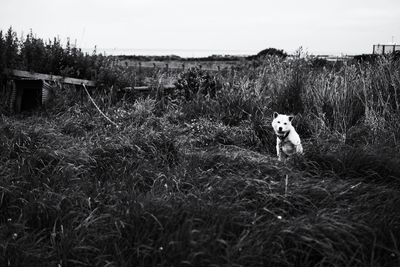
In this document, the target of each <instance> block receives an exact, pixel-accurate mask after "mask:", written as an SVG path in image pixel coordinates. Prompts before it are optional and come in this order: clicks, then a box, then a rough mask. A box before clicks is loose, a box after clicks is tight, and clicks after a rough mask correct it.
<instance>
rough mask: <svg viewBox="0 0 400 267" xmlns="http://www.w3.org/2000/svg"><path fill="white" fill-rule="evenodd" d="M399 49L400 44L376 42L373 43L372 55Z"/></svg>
mask: <svg viewBox="0 0 400 267" xmlns="http://www.w3.org/2000/svg"><path fill="white" fill-rule="evenodd" d="M396 51H400V45H397V44H376V45H373V52H372V53H373V54H374V55H387V54H391V53H395V52H396Z"/></svg>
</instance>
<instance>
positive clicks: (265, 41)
mask: <svg viewBox="0 0 400 267" xmlns="http://www.w3.org/2000/svg"><path fill="white" fill-rule="evenodd" d="M10 26H12V27H13V29H14V30H15V31H16V32H17V33H18V37H20V36H21V34H24V35H26V34H27V33H28V32H29V30H30V29H32V30H33V32H34V33H35V34H36V35H37V37H41V38H45V39H47V38H52V37H54V36H59V37H60V38H61V40H62V41H63V43H65V42H66V39H67V37H70V39H71V40H72V42H73V41H74V40H75V39H76V40H77V45H78V46H79V47H82V48H93V47H94V46H95V45H97V47H98V51H100V52H101V50H106V49H110V48H115V49H133V51H134V52H133V53H135V54H146V51H147V53H150V52H149V51H151V50H158V51H160V54H161V53H164V54H165V50H169V52H171V53H172V51H174V54H181V55H182V54H184V53H185V51H186V52H188V51H199V50H201V51H203V52H205V53H210V54H213V53H215V52H221V53H223V52H226V53H236V54H237V53H247V54H248V53H257V52H258V51H260V50H262V49H265V48H268V47H274V48H278V49H284V50H285V51H287V52H289V53H292V52H294V51H295V50H296V49H298V48H299V47H300V46H302V47H303V48H304V49H305V50H306V51H308V52H309V53H311V54H335V55H338V54H341V53H343V54H358V53H371V52H372V45H373V44H377V43H389V42H391V41H392V36H394V41H395V42H397V43H400V0H379V1H378V0H329V1H328V0H304V1H301V0H280V1H279V0H274V1H271V0H229V1H228V0H224V1H223V0H113V1H105V0H1V1H0V29H2V30H3V31H4V30H7V29H8V27H10ZM161 50H164V51H161ZM135 51H136V52H135ZM179 51H180V52H179ZM129 52H132V50H130V51H129ZM152 53H153V54H154V52H152ZM192 53H193V55H195V52H192ZM186 55H187V53H186Z"/></svg>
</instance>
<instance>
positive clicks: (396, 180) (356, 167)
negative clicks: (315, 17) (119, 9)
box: [0, 58, 400, 266]
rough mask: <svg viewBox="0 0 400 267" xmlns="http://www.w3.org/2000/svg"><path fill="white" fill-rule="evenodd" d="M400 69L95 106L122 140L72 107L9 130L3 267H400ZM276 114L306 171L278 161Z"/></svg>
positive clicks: (306, 75) (224, 84) (270, 75)
mask: <svg viewBox="0 0 400 267" xmlns="http://www.w3.org/2000/svg"><path fill="white" fill-rule="evenodd" d="M399 66H400V63H399V62H396V61H392V60H390V59H382V60H378V61H377V62H375V63H373V64H367V63H361V64H359V63H355V64H344V65H341V66H333V67H326V68H314V67H313V66H311V65H310V62H308V61H307V60H306V59H296V60H291V61H284V60H279V59H274V58H270V59H268V60H265V62H263V63H262V64H261V65H260V66H258V67H257V68H256V69H253V68H250V69H249V68H246V66H243V68H242V70H240V71H238V72H236V73H235V74H234V75H233V76H229V77H223V76H212V75H214V74H212V75H207V73H205V72H203V71H200V70H190V71H188V72H187V73H184V74H181V75H180V76H179V77H178V81H177V84H178V86H177V88H178V92H177V93H175V95H174V96H170V97H167V96H164V95H162V94H161V93H158V94H157V96H156V97H155V98H154V99H150V98H146V99H138V100H136V101H122V100H121V101H117V102H115V101H114V102H113V103H111V101H110V99H109V97H108V96H107V95H103V94H99V95H96V94H94V97H95V100H96V102H97V103H98V104H99V106H100V107H101V109H102V110H103V111H104V112H105V113H106V114H107V116H109V117H110V118H111V119H112V120H113V121H115V122H117V123H118V124H119V126H120V127H119V128H116V127H114V126H113V125H110V124H109V123H108V122H107V121H106V120H104V118H103V117H101V115H100V114H99V113H98V112H97V110H96V109H95V108H94V107H93V106H92V105H91V103H90V102H85V103H83V104H81V103H80V102H79V101H78V100H77V97H76V96H75V95H74V93H73V92H65V93H58V94H57V96H58V97H57V99H56V101H55V103H53V105H52V106H51V107H50V108H48V109H47V110H44V111H38V112H33V113H29V114H22V115H13V116H5V115H2V116H1V117H0V237H1V238H0V252H1V253H0V265H1V266H7V265H9V266H400V165H399V163H400V158H399V151H400V144H399V141H400V131H399V130H400V126H399V123H398V121H399V118H400V105H399V104H400V100H399V99H398V93H399V92H400V91H399V90H400V72H399V70H400V68H399ZM179 90H180V91H179ZM273 111H278V112H282V113H289V112H293V113H295V114H297V116H296V119H295V122H294V125H295V126H296V128H297V129H298V132H299V134H300V135H301V136H302V138H303V146H304V150H305V154H304V156H301V157H295V158H292V159H289V160H288V161H287V162H279V161H278V160H277V157H276V155H275V152H274V150H275V137H274V135H273V133H272V129H271V127H270V122H271V117H272V112H273ZM286 182H287V183H286Z"/></svg>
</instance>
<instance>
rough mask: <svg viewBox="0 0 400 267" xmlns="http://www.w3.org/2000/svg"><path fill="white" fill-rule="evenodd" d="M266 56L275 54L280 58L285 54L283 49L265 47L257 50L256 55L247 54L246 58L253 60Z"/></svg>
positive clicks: (285, 55) (284, 56)
mask: <svg viewBox="0 0 400 267" xmlns="http://www.w3.org/2000/svg"><path fill="white" fill-rule="evenodd" d="M266 56H277V57H280V58H286V57H287V54H286V52H285V51H283V50H280V49H276V48H267V49H264V50H262V51H260V52H258V53H257V55H253V56H248V57H247V59H249V60H254V59H260V58H263V57H266Z"/></svg>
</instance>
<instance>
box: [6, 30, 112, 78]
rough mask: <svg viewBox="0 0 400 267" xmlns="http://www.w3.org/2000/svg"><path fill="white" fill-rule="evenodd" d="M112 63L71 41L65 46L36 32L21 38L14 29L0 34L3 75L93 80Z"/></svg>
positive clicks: (58, 40)
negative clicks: (9, 71)
mask: <svg viewBox="0 0 400 267" xmlns="http://www.w3.org/2000/svg"><path fill="white" fill-rule="evenodd" d="M108 63H109V62H108V59H107V57H105V56H103V55H102V54H97V53H96V49H94V51H93V53H92V54H88V53H84V52H83V51H82V50H81V49H80V48H77V47H76V46H75V45H71V43H70V41H69V40H68V41H67V43H66V45H65V46H63V45H62V43H61V41H60V39H59V38H56V37H55V38H53V40H51V39H49V40H43V39H41V38H37V37H36V36H35V35H34V34H33V32H32V31H30V32H29V33H28V34H27V35H26V36H22V37H20V38H18V37H17V33H16V32H15V31H14V30H13V29H12V27H10V28H9V29H8V30H7V31H5V32H3V31H0V75H1V74H2V73H3V71H4V69H6V68H9V69H20V70H26V71H33V72H40V73H49V74H53V75H61V76H68V77H75V78H82V79H92V78H93V76H94V75H95V74H96V73H97V72H98V71H99V70H100V69H101V68H102V67H103V66H105V65H107V64H108Z"/></svg>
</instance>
